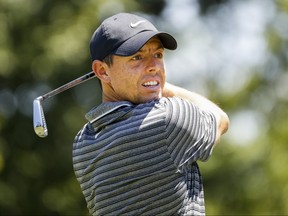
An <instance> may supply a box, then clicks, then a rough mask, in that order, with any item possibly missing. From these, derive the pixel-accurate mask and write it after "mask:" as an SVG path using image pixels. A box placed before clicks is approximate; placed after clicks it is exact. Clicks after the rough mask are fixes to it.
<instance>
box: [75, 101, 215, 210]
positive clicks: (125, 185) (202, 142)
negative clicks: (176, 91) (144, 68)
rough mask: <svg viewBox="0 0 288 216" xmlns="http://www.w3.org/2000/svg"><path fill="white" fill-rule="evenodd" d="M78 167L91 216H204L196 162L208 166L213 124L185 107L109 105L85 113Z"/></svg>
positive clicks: (168, 104)
mask: <svg viewBox="0 0 288 216" xmlns="http://www.w3.org/2000/svg"><path fill="white" fill-rule="evenodd" d="M86 118H87V119H88V123H87V124H86V125H85V126H84V127H83V129H82V130H81V131H80V132H79V133H78V134H77V136H76V138H75V141H74V144H73V167H74V171H75V174H76V177H77V180H78V181H79V183H80V186H81V189H82V192H83V194H84V197H85V199H86V202H87V207H88V209H89V212H90V213H91V214H93V215H121V214H123V215H205V207H204V192H203V184H202V179H201V175H200V172H199V168H198V166H197V163H196V161H197V160H201V161H206V160H207V159H208V158H209V157H210V155H211V153H212V149H213V146H214V142H215V137H216V119H215V117H214V116H213V115H212V114H211V113H209V112H205V111H203V110H201V109H199V108H198V107H197V106H195V105H193V104H192V103H190V102H187V101H185V100H183V99H180V98H177V97H173V98H161V99H160V100H157V101H152V102H149V103H145V104H138V105H134V104H131V103H130V102H106V103H103V104H101V105H100V106H98V107H96V108H94V109H92V110H91V111H90V112H89V113H87V115H86Z"/></svg>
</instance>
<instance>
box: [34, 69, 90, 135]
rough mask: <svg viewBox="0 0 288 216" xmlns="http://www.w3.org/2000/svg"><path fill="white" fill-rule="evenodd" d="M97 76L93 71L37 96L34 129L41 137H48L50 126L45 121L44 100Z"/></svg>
mask: <svg viewBox="0 0 288 216" xmlns="http://www.w3.org/2000/svg"><path fill="white" fill-rule="evenodd" d="M94 77H95V73H94V72H93V71H91V72H89V73H87V74H85V75H83V76H81V77H79V78H77V79H75V80H72V81H71V82H69V83H67V84H65V85H62V86H60V87H59V88H57V89H54V90H52V91H50V92H48V93H46V94H44V95H42V96H39V97H37V98H36V99H34V101H33V126H34V131H35V133H36V134H37V135H38V136H39V137H46V136H47V135H48V128H47V125H46V121H45V116H44V111H43V107H42V104H41V103H42V102H43V101H44V100H46V99H48V98H50V97H53V96H54V95H57V94H59V93H61V92H63V91H65V90H67V89H70V88H72V87H74V86H76V85H79V84H80V83H83V82H85V81H88V80H90V79H92V78H94Z"/></svg>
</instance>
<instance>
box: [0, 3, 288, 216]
mask: <svg viewBox="0 0 288 216" xmlns="http://www.w3.org/2000/svg"><path fill="white" fill-rule="evenodd" d="M118 12H132V13H136V14H139V15H142V16H144V17H146V18H148V19H150V20H151V21H152V22H153V23H154V24H155V25H156V26H157V27H158V29H161V30H164V31H168V32H170V33H172V34H173V35H174V36H175V37H176V38H177V40H178V49H177V50H176V51H173V52H172V51H167V53H166V69H167V79H168V81H169V82H171V83H174V84H177V85H180V86H183V87H185V88H187V89H189V90H192V91H195V92H198V93H200V94H203V95H205V96H207V97H208V98H210V99H211V100H213V101H215V102H217V103H218V104H219V105H220V106H221V107H222V108H223V109H224V110H225V111H226V112H227V113H228V115H229V117H230V120H231V126H230V130H229V131H228V133H227V134H226V135H225V136H224V137H223V139H222V142H221V143H220V144H219V146H217V147H216V148H215V149H214V153H213V155H212V157H211V159H210V160H209V161H208V162H205V163H200V167H201V169H202V175H203V178H204V188H205V197H206V209H207V215H256V214H257V215H261V214H262V215H280V214H282V215H287V214H288V205H287V203H288V172H287V168H286V165H287V164H288V156H287V153H288V147H287V138H288V125H287V115H288V109H287V103H288V96H287V95H288V73H287V72H288V69H287V59H288V43H287V41H288V25H287V23H288V14H287V12H288V1H286V0H274V1H273V0H242V1H236V0H198V1H197V0H177V1H176V0H170V1H169V0H166V1H165V0H138V1H137V0H117V1H116V0H114V1H113V0H105V1H104V0H83V1H80V0H79V1H78V0H57V1H54V0H0V32H1V34H0V214H1V215H88V211H87V209H86V204H85V201H84V197H83V195H82V193H81V190H80V187H79V185H78V183H77V181H76V178H75V176H74V172H73V168H72V156H71V153H72V142H73V139H74V136H75V134H76V133H77V132H78V130H79V129H80V128H81V127H82V125H83V124H85V118H84V114H85V113H86V112H87V111H88V110H89V109H90V108H91V107H93V106H96V105H97V104H99V103H100V101H101V93H100V89H99V86H98V84H97V81H96V80H90V81H88V82H86V83H85V84H82V85H80V86H77V87H75V88H73V89H71V90H68V91H65V92H64V93H62V94H59V95H57V97H53V98H51V99H49V100H47V101H45V102H44V104H43V105H44V111H45V115H46V120H47V124H48V128H49V135H48V137H47V138H45V139H42V138H39V137H37V136H36V135H35V134H34V131H33V127H32V102H33V99H34V98H36V97H37V96H39V95H42V94H44V93H47V92H49V91H50V90H52V89H54V88H56V87H59V86H60V85H62V84H65V83H67V82H69V81H71V80H73V79H75V78H77V77H79V76H81V75H83V74H86V73H87V72H89V71H90V70H91V62H90V59H89V58H90V57H89V48H88V47H89V40H90V37H91V35H92V33H93V32H94V30H95V29H96V28H97V26H98V25H99V24H100V22H101V21H102V20H103V19H104V18H106V17H107V16H110V15H112V14H115V13H118Z"/></svg>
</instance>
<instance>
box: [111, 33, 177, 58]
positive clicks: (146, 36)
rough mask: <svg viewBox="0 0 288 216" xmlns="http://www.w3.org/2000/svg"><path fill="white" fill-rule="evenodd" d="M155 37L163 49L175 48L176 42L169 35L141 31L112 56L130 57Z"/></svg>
mask: <svg viewBox="0 0 288 216" xmlns="http://www.w3.org/2000/svg"><path fill="white" fill-rule="evenodd" d="M156 35H157V36H158V37H159V39H160V40H161V42H162V44H163V46H164V48H166V49H169V50H175V49H176V48H177V42H176V40H175V38H174V37H173V36H171V35H170V34H168V33H166V32H156V31H143V32H140V33H138V34H137V35H135V36H133V37H131V38H129V39H128V40H126V41H125V42H124V43H122V44H121V45H120V46H119V47H118V48H117V49H116V50H114V51H113V52H112V54H114V55H119V56H131V55H133V54H135V53H136V52H137V51H138V50H139V49H141V47H143V46H144V44H146V43H147V41H149V40H150V39H151V38H152V37H154V36H156Z"/></svg>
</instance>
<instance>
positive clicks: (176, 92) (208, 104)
mask: <svg viewBox="0 0 288 216" xmlns="http://www.w3.org/2000/svg"><path fill="white" fill-rule="evenodd" d="M163 96H164V97H174V96H177V97H180V98H183V99H186V100H189V101H191V102H192V103H193V104H195V105H197V106H198V107H200V108H201V109H203V110H207V111H210V112H211V113H213V114H214V116H215V117H216V121H217V126H218V130H217V136H216V142H218V141H219V139H220V136H221V135H222V134H224V133H225V132H226V131H227V130H228V127H229V118H228V116H227V114H226V113H225V112H224V111H223V110H222V109H220V108H219V107H218V106H217V105H216V104H215V103H213V102H212V101H210V100H208V99H207V98H205V97H203V96H201V95H199V94H197V93H195V92H191V91H188V90H186V89H184V88H181V87H178V86H175V85H172V84H170V83H166V84H165V88H164V91H163Z"/></svg>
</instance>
